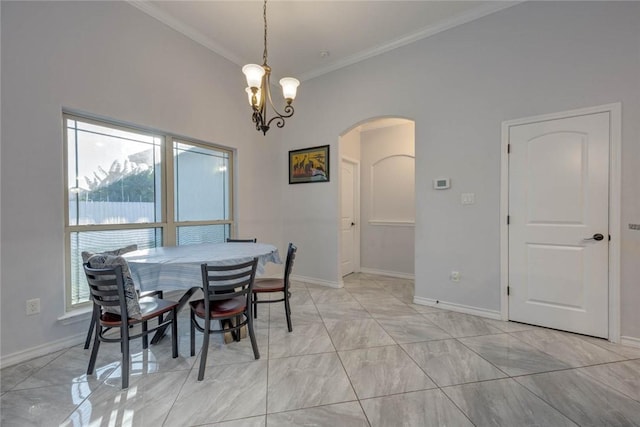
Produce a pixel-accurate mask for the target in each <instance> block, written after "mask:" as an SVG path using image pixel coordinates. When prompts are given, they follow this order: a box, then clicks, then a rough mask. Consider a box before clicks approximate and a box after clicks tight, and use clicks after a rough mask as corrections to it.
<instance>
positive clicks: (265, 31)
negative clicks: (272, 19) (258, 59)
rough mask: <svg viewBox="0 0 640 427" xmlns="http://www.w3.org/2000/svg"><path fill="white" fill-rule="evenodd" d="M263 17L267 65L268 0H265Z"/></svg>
mask: <svg viewBox="0 0 640 427" xmlns="http://www.w3.org/2000/svg"><path fill="white" fill-rule="evenodd" d="M262 17H263V19H264V52H263V53H262V62H263V63H264V65H267V0H264V6H263V9H262Z"/></svg>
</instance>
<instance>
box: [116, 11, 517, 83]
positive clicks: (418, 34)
mask: <svg viewBox="0 0 640 427" xmlns="http://www.w3.org/2000/svg"><path fill="white" fill-rule="evenodd" d="M127 1H128V3H129V4H130V5H132V6H134V7H136V8H138V9H140V10H141V11H143V12H144V13H146V14H147V15H149V16H151V17H153V18H155V19H157V20H158V21H160V22H162V23H163V24H165V25H167V26H169V27H171V28H173V29H174V30H176V31H178V32H179V33H182V34H184V35H185V36H187V37H189V38H190V39H191V40H193V41H195V42H196V43H199V44H201V45H202V46H204V47H206V48H207V49H209V50H210V51H212V52H214V53H217V54H218V55H220V56H222V57H224V58H226V59H228V60H229V61H231V62H233V63H234V64H236V65H238V66H240V67H242V66H243V65H244V64H245V63H246V62H247V61H243V60H242V59H241V58H239V57H238V56H237V55H236V54H234V53H232V52H230V51H229V50H227V49H225V48H224V47H222V46H221V45H220V44H218V43H216V42H215V41H214V40H212V39H211V38H209V37H207V36H206V35H204V34H202V33H201V32H200V31H197V30H196V29H194V28H193V27H191V26H189V25H187V24H185V23H184V22H182V21H180V20H178V19H176V18H174V17H173V16H171V15H170V14H167V13H165V12H163V11H162V10H160V9H158V8H157V7H156V6H154V5H153V4H152V3H151V2H150V1H148V0H127ZM522 1H523V0H519V1H513V2H511V1H504V2H501V1H500V2H494V3H490V4H487V5H483V6H480V7H478V8H475V9H473V10H471V11H468V12H465V13H463V14H461V15H458V16H455V17H453V18H451V19H449V20H447V21H444V22H441V23H439V24H436V25H432V26H429V27H426V28H422V29H420V30H418V31H415V32H413V33H410V34H407V35H405V36H403V37H400V38H398V39H396V40H393V41H391V42H389V43H385V44H383V45H380V46H375V47H373V48H371V49H366V50H363V51H361V52H358V53H356V54H355V55H351V56H348V57H346V58H344V59H342V60H340V61H336V62H334V63H333V64H331V65H328V66H326V67H319V68H315V69H313V70H312V71H309V72H307V73H302V74H301V75H300V76H298V79H299V80H300V81H306V80H310V79H313V78H315V77H318V76H321V75H323V74H327V73H329V72H331V71H335V70H339V69H340V68H344V67H347V66H349V65H352V64H355V63H357V62H360V61H364V60H365V59H368V58H372V57H374V56H378V55H381V54H383V53H385V52H388V51H390V50H393V49H396V48H399V47H402V46H405V45H408V44H410V43H413V42H416V41H418V40H422V39H424V38H427V37H430V36H433V35H435V34H438V33H441V32H442V31H446V30H448V29H451V28H454V27H457V26H459V25H462V24H466V23H467V22H471V21H474V20H476V19H480V18H482V17H484V16H487V15H491V14H492V13H496V12H499V11H501V10H503V9H507V8H509V7H511V6H515V5H517V4H518V3H521V2H522Z"/></svg>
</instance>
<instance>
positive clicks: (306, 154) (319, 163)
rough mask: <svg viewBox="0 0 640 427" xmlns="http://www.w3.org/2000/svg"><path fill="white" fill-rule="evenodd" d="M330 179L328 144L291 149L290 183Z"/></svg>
mask: <svg viewBox="0 0 640 427" xmlns="http://www.w3.org/2000/svg"><path fill="white" fill-rule="evenodd" d="M328 181H329V146H328V145H323V146H321V147H312V148H305V149H302V150H293V151H289V184H302V183H305V182H328Z"/></svg>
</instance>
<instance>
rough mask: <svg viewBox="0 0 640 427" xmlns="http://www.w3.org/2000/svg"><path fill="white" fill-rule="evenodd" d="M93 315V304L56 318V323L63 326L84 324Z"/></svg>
mask: <svg viewBox="0 0 640 427" xmlns="http://www.w3.org/2000/svg"><path fill="white" fill-rule="evenodd" d="M92 313H93V303H92V304H90V305H87V306H86V307H82V308H78V309H76V310H71V311H68V312H66V313H65V314H63V315H62V316H60V317H58V322H60V323H61V324H63V325H65V326H66V325H72V324H74V323H80V322H86V321H88V320H89V318H90V317H91V314H92Z"/></svg>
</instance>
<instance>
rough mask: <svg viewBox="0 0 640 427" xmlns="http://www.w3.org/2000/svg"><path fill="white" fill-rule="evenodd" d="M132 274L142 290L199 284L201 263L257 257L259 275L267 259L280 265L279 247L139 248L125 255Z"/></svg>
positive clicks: (253, 244)
mask: <svg viewBox="0 0 640 427" xmlns="http://www.w3.org/2000/svg"><path fill="white" fill-rule="evenodd" d="M124 257H125V258H126V260H127V262H128V263H129V269H130V270H131V276H132V278H133V281H134V283H135V284H136V286H139V287H140V290H142V291H148V290H154V289H162V290H167V291H169V290H177V289H190V288H192V287H194V286H202V275H201V272H200V265H201V264H203V263H207V264H210V265H231V264H238V263H241V262H246V261H251V260H252V259H253V258H255V257H258V274H262V273H264V266H265V264H266V263H267V262H273V263H276V264H282V261H281V260H280V255H279V254H278V249H277V248H276V247H275V246H273V245H269V244H266V243H241V242H234V243H203V244H199V245H185V246H163V247H158V248H152V249H140V250H137V251H135V252H129V253H128V254H125V255H124Z"/></svg>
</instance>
